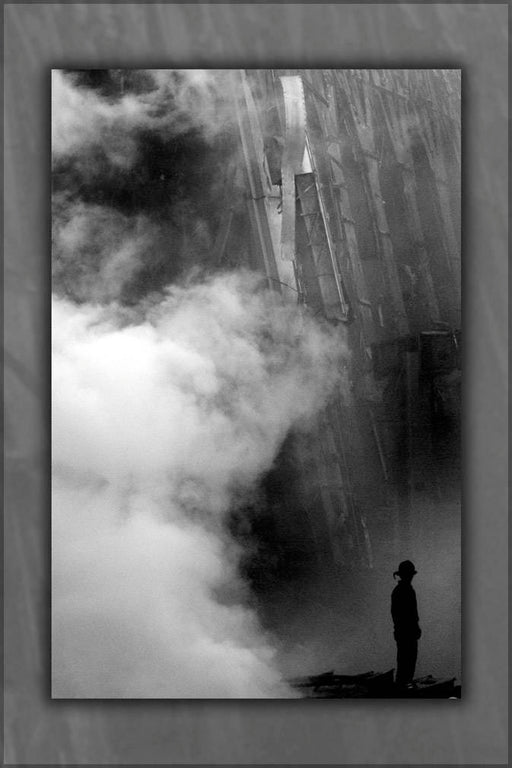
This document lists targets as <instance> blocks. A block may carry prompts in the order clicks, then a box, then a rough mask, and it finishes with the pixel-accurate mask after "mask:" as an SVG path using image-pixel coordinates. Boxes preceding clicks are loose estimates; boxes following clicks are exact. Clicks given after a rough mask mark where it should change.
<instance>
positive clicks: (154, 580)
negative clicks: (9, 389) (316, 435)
mask: <svg viewBox="0 0 512 768" xmlns="http://www.w3.org/2000/svg"><path fill="white" fill-rule="evenodd" d="M339 357H340V341H339V339H338V338H336V337H334V336H332V335H330V334H327V333H326V332H325V331H324V330H322V329H320V328H319V327H318V326H317V325H316V324H314V323H313V322H312V321H311V320H309V319H308V318H307V317H304V316H302V315H300V314H299V313H298V312H297V311H296V310H295V309H289V308H285V307H282V306H276V305H275V303H274V301H273V300H272V298H271V297H270V296H269V295H267V294H265V293H262V292H261V291H260V290H259V286H258V281H257V279H256V278H254V277H253V276H251V275H248V274H237V275H233V274H231V275H222V276H218V277H216V278H214V279H211V280H209V281H206V282H202V283H200V284H196V285H190V286H189V287H182V288H173V289H170V290H169V291H168V293H167V296H166V298H165V299H164V300H162V301H161V302H159V303H157V304H156V305H154V306H149V307H147V308H145V309H144V311H142V310H141V309H140V308H139V309H138V310H137V311H136V312H133V311H131V312H126V311H123V310H118V311H117V312H115V311H114V309H113V308H112V307H109V308H107V309H105V308H103V309H98V308H97V307H93V306H92V305H85V306H82V307H81V308H77V306H76V305H74V304H71V303H70V302H68V301H65V300H61V299H55V300H54V302H53V468H54V484H53V692H54V695H56V696H59V697H157V698H158V697H174V696H176V697H186V696H189V697H227V696H240V697H245V696H247V697H258V696H282V695H290V692H289V691H288V690H287V688H286V686H283V684H282V682H281V679H280V675H279V672H278V670H277V667H276V665H275V661H274V650H273V648H272V643H271V640H270V639H269V638H267V637H266V636H265V635H264V633H263V632H262V630H261V628H260V627H259V624H258V620H257V616H256V614H255V612H254V611H253V610H251V609H250V607H248V606H249V595H248V592H247V588H246V586H245V585H244V583H243V582H242V580H241V578H240V576H239V572H238V563H239V560H240V557H241V554H242V553H241V552H240V551H239V547H238V545H237V544H236V543H235V542H234V541H233V540H232V539H231V538H230V536H229V535H228V533H227V529H226V525H225V523H226V519H227V515H228V513H229V511H230V509H232V507H233V503H234V500H235V499H236V500H237V503H240V500H241V499H243V497H244V494H248V493H250V492H251V490H252V489H253V488H254V485H255V483H256V482H257V481H258V479H259V478H260V477H261V475H262V473H264V472H265V471H267V470H268V469H269V468H270V466H271V465H272V461H273V459H274V457H275V455H276V453H277V451H278V449H279V447H280V445H281V443H282V441H283V439H284V438H285V436H286V434H287V432H288V431H289V430H290V429H291V428H292V427H293V426H294V425H296V424H298V423H299V422H302V423H304V420H307V418H308V417H310V416H312V415H313V414H314V413H315V412H316V411H317V409H318V408H319V407H320V406H321V405H322V403H324V402H325V400H326V398H327V397H328V396H329V393H330V392H331V391H332V388H333V386H334V385H335V383H336V380H337V370H338V363H339Z"/></svg>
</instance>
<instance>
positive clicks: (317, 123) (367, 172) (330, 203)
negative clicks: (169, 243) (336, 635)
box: [211, 70, 461, 572]
mask: <svg viewBox="0 0 512 768" xmlns="http://www.w3.org/2000/svg"><path fill="white" fill-rule="evenodd" d="M232 76H233V80H234V87H233V92H234V93H237V94H238V96H237V97H236V113H237V126H238V140H239V147H238V148H239V151H238V153H237V154H236V158H237V159H236V160H234V161H232V163H231V165H230V168H229V171H228V172H227V176H226V179H225V184H224V190H225V197H224V200H223V204H222V214H221V215H220V216H219V219H218V224H217V227H216V237H215V243H214V247H213V249H212V257H211V258H212V259H213V264H214V265H215V266H216V267H218V268H231V267H236V266H240V265H244V266H247V267H249V268H251V269H255V270H258V271H260V272H261V273H262V274H263V275H264V276H265V278H266V281H267V283H268V286H269V287H270V288H272V289H273V290H274V291H276V293H277V294H279V295H280V298H281V300H283V301H287V302H294V303H298V304H301V305H303V306H304V307H306V308H307V309H308V310H309V311H311V312H312V313H313V314H314V315H315V316H317V317H318V318H320V319H322V320H323V321H324V322H327V323H331V324H333V325H337V326H340V328H341V329H342V333H343V334H344V337H345V339H346V343H347V345H348V348H349V350H350V356H349V359H348V361H347V364H346V366H347V367H346V371H345V376H344V381H345V384H346V386H344V387H343V388H342V391H340V393H339V395H338V396H337V397H336V398H335V399H334V401H332V402H331V403H330V405H329V406H328V408H327V409H325V410H324V411H323V412H322V414H321V416H320V417H319V419H318V422H317V424H316V429H315V432H314V434H308V435H307V436H304V437H301V436H300V435H295V436H291V437H290V438H289V440H288V441H287V444H286V445H285V446H284V447H283V450H282V451H281V455H280V457H279V458H278V461H277V463H276V466H275V468H274V470H273V471H272V473H270V476H269V477H268V478H267V479H266V480H265V482H264V484H263V486H264V492H265V494H266V502H265V507H266V511H265V513H264V514H263V518H262V513H261V510H260V513H259V521H260V522H259V528H260V529H261V534H260V536H261V539H262V547H261V552H262V563H261V565H262V568H261V570H262V571H264V572H266V571H267V570H268V569H269V568H270V569H272V568H275V569H278V570H279V568H280V567H281V568H283V569H285V570H286V572H289V571H290V569H292V570H293V568H294V567H298V568H301V567H303V566H304V565H305V564H307V563H309V564H312V563H313V562H314V561H315V560H316V561H317V562H318V563H322V562H329V563H331V564H332V563H334V564H335V567H336V568H338V569H341V570H345V569H349V570H350V569H354V568H355V569H361V568H365V569H366V568H372V567H375V565H376V564H378V563H379V562H380V560H381V558H383V557H384V558H387V557H389V556H390V554H391V555H392V556H394V557H396V558H401V557H405V556H406V555H407V554H408V553H409V552H410V551H411V547H412V548H413V550H414V545H415V542H417V541H418V540H419V538H420V537H421V536H422V515H423V514H425V508H426V506H427V507H428V506H429V505H430V506H431V507H435V506H436V505H439V504H442V503H443V502H447V501H448V502H449V501H453V502H454V503H458V500H459V458H460V457H459V437H460V374H461V359H460V328H461V319H460V286H461V258H460V252H461V238H460V72H459V71H457V70H245V71H239V72H236V73H235V72H234V73H232ZM290 465H294V466H295V471H293V472H292V471H288V468H289V466H290ZM297 467H298V468H299V471H298V472H297V471H296V470H297ZM418 502H419V503H418ZM265 542H266V543H267V545H268V546H267V555H268V559H267V560H265V555H264V554H263V553H264V552H265Z"/></svg>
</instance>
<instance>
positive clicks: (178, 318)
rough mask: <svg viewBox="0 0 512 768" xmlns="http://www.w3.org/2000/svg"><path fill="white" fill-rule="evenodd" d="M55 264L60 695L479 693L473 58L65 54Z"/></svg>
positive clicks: (55, 98)
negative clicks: (470, 504) (464, 76)
mask: <svg viewBox="0 0 512 768" xmlns="http://www.w3.org/2000/svg"><path fill="white" fill-rule="evenodd" d="M51 271H52V275H51V280H52V298H51V335H52V344H51V347H52V348H51V401H52V402H51V453H52V457H51V465H52V466H51V468H52V488H51V695H52V697H53V698H55V699H310V698H323V699H325V698H333V699H345V698H351V699H362V698H364V699H397V698H398V699H407V700H408V699H418V698H419V699H460V698H461V697H462V698H463V694H461V691H462V687H463V686H462V668H461V646H462V642H463V640H464V637H463V636H462V630H461V628H462V619H461V578H462V577H461V529H462V525H463V520H464V509H463V507H462V505H461V421H462V419H461V387H462V322H461V70H460V69H456V68H454V69H435V68H431V69H427V68H425V69H376V68H375V69H343V68H340V69H53V70H52V73H51ZM311 706H315V707H316V706H318V705H317V704H315V705H311ZM407 706H409V704H407ZM412 706H413V705H411V707H412ZM454 706H458V705H457V704H455V705H454Z"/></svg>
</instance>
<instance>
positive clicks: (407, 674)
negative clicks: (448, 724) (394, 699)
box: [391, 560, 421, 688]
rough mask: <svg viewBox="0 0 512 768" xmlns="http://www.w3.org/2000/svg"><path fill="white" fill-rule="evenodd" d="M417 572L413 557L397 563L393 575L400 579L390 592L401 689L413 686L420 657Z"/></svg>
mask: <svg viewBox="0 0 512 768" xmlns="http://www.w3.org/2000/svg"><path fill="white" fill-rule="evenodd" d="M416 573H417V571H416V568H415V567H414V564H413V563H411V561H410V560H404V561H403V562H402V563H400V565H399V566H398V571H395V572H394V574H393V577H394V578H396V577H397V576H398V577H399V579H400V581H399V582H398V584H397V585H396V587H395V588H394V590H393V592H392V595H391V616H392V618H393V624H394V637H395V641H396V647H397V659H396V677H395V683H396V685H397V686H398V687H400V688H407V687H408V686H412V685H413V678H414V670H415V668H416V659H417V657H418V640H419V638H420V637H421V629H420V625H419V617H418V607H417V602H416V592H415V591H414V589H413V587H412V584H411V582H412V580H413V578H414V576H415V575H416Z"/></svg>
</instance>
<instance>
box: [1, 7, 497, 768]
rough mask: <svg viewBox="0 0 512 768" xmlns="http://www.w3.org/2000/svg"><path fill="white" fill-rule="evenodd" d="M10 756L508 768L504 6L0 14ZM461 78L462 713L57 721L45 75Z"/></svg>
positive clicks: (210, 709)
mask: <svg viewBox="0 0 512 768" xmlns="http://www.w3.org/2000/svg"><path fill="white" fill-rule="evenodd" d="M4 34H5V45H4V105H5V114H4V149H5V159H4V164H5V169H4V172H5V182H4V183H5V192H4V194H5V203H4V217H5V293H6V295H5V310H4V311H5V401H6V414H5V601H4V602H5V606H4V612H5V613H4V624H5V626H4V633H5V680H4V723H5V755H4V760H5V762H6V763H10V764H23V763H25V764H26V763H38V764H42V763H43V764H53V765H55V764H80V763H82V764H87V763H96V764H109V763H111V764H127V763H147V764H151V763H165V764H177V763H186V764H194V763H195V764H198V763H199V764H201V763H204V764H211V763H214V764H250V763H253V764H254V763H260V764H271V763H274V764H278V763H281V764H283V763H284V764H291V763H293V764H305V763H314V764H317V765H318V764H355V763H357V764H393V765H397V764H404V763H407V764H413V763H417V764H421V763H423V764H432V763H445V764H478V763H485V764H487V765H489V764H498V763H500V764H503V763H506V761H507V741H508V738H507V736H508V734H507V728H508V709H507V703H508V702H507V679H508V658H507V656H508V654H507V651H508V645H507V624H508V621H507V620H508V616H507V604H508V601H507V588H508V584H507V554H508V552H507V550H508V547H507V544H508V536H507V498H506V495H507V492H506V486H507V468H508V462H507V434H508V431H507V419H506V404H507V393H508V381H507V364H506V360H507V349H508V339H507V298H508V297H507V266H508V265H507V226H508V224H507V211H508V205H507V172H506V171H507V112H508V101H507V96H508V88H507V54H508V6H507V5H505V4H502V5H499V4H456V3H453V4H452V3H442V4H416V3H414V4H412V3H411V4H403V5H402V4H378V5H377V4H362V3H361V4H325V5H322V4H301V5H298V4H287V3H286V4H284V3H283V4H250V5H249V4H247V5H244V4H236V5H229V4H215V3H214V4H204V5H203V4H188V5H174V4H150V5H143V4H125V3H121V4H92V3H91V4H87V3H78V4H68V5H65V4H58V3H55V4H51V3H48V4H14V3H11V4H7V5H6V6H4ZM66 66H74V67H78V66H83V67H112V66H115V67H125V66H126V67H134V66H137V67H146V66H151V67H158V66H161V67H166V68H169V67H174V66H179V67H187V66H188V67H190V66H192V67H210V66H212V67H266V66H281V67H282V66H300V67H301V68H308V67H316V66H322V67H333V68H334V67H366V66H369V67H370V66H371V67H379V66H383V67H418V68H425V67H430V66H432V67H450V66H453V67H462V69H463V136H464V146H463V149H464V162H463V188H464V210H463V295H464V315H463V317H464V321H463V330H464V355H465V405H464V408H465V411H464V413H465V415H464V431H465V437H464V462H465V481H464V489H463V490H464V517H463V520H464V531H463V533H464V558H463V567H464V595H463V598H464V636H463V641H464V668H463V680H464V690H463V700H462V701H460V702H459V701H425V702H420V701H415V702H411V701H404V702H396V703H395V702H379V701H368V700H365V701H357V702H350V701H347V700H344V701H340V700H330V701H322V700H311V701H282V702H280V701H258V702H249V701H247V702H244V701H219V702H208V701H196V702H194V701H183V702H180V701H169V702H165V701H162V702H157V701H155V702H114V701H112V702H91V701H89V702H65V701H64V702H63V701H51V700H50V693H49V659H50V647H49V604H50V583H49V564H50V536H49V530H50V485H49V456H50V444H49V424H50V422H49V391H50V389H49V380H50V365H49V356H50V353H49V306H50V302H49V297H50V263H49V241H50V235H49V201H50V190H49V156H50V152H49V112H50V100H49V95H50V94H49V84H50V68H51V67H66Z"/></svg>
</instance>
